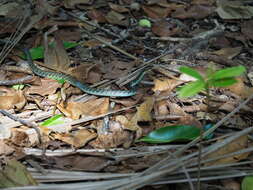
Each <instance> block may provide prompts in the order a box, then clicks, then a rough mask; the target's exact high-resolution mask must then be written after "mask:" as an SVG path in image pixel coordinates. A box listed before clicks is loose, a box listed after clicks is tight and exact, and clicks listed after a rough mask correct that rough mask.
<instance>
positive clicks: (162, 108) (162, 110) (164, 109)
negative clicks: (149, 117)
mask: <svg viewBox="0 0 253 190" xmlns="http://www.w3.org/2000/svg"><path fill="white" fill-rule="evenodd" d="M154 109H155V115H159V116H161V115H168V114H169V109H168V103H167V101H166V100H162V101H159V102H156V104H155V107H154Z"/></svg>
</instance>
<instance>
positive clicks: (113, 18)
mask: <svg viewBox="0 0 253 190" xmlns="http://www.w3.org/2000/svg"><path fill="white" fill-rule="evenodd" d="M105 18H106V20H107V21H108V22H109V23H111V24H117V25H121V26H127V25H128V20H127V19H126V17H125V16H124V15H123V14H120V13H117V12H115V11H110V12H109V13H107V15H106V16H105Z"/></svg>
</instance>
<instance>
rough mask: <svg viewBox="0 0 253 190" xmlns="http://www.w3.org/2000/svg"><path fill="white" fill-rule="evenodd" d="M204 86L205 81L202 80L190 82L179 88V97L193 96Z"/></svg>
mask: <svg viewBox="0 0 253 190" xmlns="http://www.w3.org/2000/svg"><path fill="white" fill-rule="evenodd" d="M204 87H205V82H204V81H202V80H197V81H194V82H191V83H189V84H186V85H184V86H183V87H181V88H180V90H179V97H180V98H185V97H190V96H193V95H195V94H197V93H199V92H200V91H201V90H203V89H204Z"/></svg>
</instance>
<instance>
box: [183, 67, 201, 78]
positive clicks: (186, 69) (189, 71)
mask: <svg viewBox="0 0 253 190" xmlns="http://www.w3.org/2000/svg"><path fill="white" fill-rule="evenodd" d="M179 71H180V72H182V73H185V74H187V75H190V76H191V77H193V78H195V79H198V80H204V78H203V77H202V76H201V74H199V72H198V71H196V70H195V69H192V68H190V67H186V66H183V67H180V68H179Z"/></svg>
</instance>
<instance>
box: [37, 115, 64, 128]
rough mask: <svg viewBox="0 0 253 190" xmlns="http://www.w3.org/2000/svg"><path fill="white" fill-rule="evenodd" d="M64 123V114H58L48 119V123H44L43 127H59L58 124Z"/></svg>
mask: <svg viewBox="0 0 253 190" xmlns="http://www.w3.org/2000/svg"><path fill="white" fill-rule="evenodd" d="M63 123H64V121H63V120H62V114H57V115H54V116H53V117H51V118H49V119H47V120H46V121H44V122H43V123H42V124H41V126H44V127H48V126H52V125H58V124H63Z"/></svg>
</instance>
